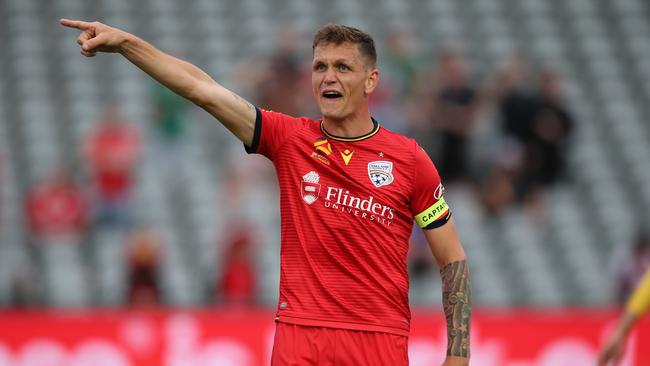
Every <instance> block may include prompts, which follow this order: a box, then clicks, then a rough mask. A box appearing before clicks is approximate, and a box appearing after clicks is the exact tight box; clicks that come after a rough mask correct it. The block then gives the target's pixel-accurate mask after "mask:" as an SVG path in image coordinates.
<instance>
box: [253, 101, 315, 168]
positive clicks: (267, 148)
mask: <svg viewBox="0 0 650 366" xmlns="http://www.w3.org/2000/svg"><path fill="white" fill-rule="evenodd" d="M256 111H257V112H256V116H255V130H254V133H253V141H252V143H251V146H247V145H244V148H245V149H246V152H247V153H249V154H261V155H264V156H266V157H267V158H269V159H271V160H273V158H274V156H275V153H276V151H278V149H279V147H280V146H282V144H283V143H284V142H285V141H286V140H287V138H288V137H289V136H291V135H292V134H293V133H294V132H295V131H297V130H298V129H300V128H301V127H302V126H303V124H302V123H301V120H300V119H299V118H294V117H291V116H288V115H286V114H282V113H278V112H271V111H267V110H264V109H261V108H257V109H256Z"/></svg>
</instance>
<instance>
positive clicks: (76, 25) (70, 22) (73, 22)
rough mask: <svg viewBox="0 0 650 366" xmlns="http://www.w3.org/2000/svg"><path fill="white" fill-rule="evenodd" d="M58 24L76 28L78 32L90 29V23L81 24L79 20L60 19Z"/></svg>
mask: <svg viewBox="0 0 650 366" xmlns="http://www.w3.org/2000/svg"><path fill="white" fill-rule="evenodd" d="M59 23H61V25H63V26H66V27H70V28H77V29H80V30H85V29H88V28H90V27H91V25H90V23H88V22H83V21H81V20H70V19H60V20H59Z"/></svg>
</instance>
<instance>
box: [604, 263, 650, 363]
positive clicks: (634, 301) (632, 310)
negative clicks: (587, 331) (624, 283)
mask: <svg viewBox="0 0 650 366" xmlns="http://www.w3.org/2000/svg"><path fill="white" fill-rule="evenodd" d="M648 310H650V270H649V271H647V272H646V274H645V276H644V277H643V279H642V280H641V282H640V283H639V284H638V285H637V287H636V289H635V290H634V292H633V293H632V295H631V296H630V299H629V300H628V302H627V304H626V305H625V313H624V314H623V316H622V317H621V319H620V320H619V322H618V325H617V327H616V330H615V331H614V334H613V335H612V336H611V337H610V339H609V340H608V341H607V343H606V344H605V346H604V347H603V350H602V351H601V352H600V355H599V356H598V365H599V366H606V365H608V364H609V362H613V363H614V364H618V361H619V360H620V359H621V357H623V353H624V351H625V341H626V339H627V336H628V334H629V333H630V329H631V328H632V326H633V325H634V323H635V322H636V320H637V319H638V318H639V317H641V316H642V315H643V314H645V313H647V312H648Z"/></svg>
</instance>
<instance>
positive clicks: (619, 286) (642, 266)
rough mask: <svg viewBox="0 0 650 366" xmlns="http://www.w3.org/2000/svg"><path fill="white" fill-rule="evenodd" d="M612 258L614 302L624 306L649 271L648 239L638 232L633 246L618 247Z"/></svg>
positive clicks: (646, 235)
mask: <svg viewBox="0 0 650 366" xmlns="http://www.w3.org/2000/svg"><path fill="white" fill-rule="evenodd" d="M618 249H619V250H618V251H615V252H614V255H613V257H612V267H613V268H612V269H613V272H614V285H615V295H616V302H617V303H618V304H619V305H623V304H625V302H626V301H627V299H628V297H629V296H630V294H631V293H632V290H634V288H635V287H636V285H637V284H638V283H639V281H640V280H641V278H642V277H643V275H644V274H645V272H646V271H647V270H649V269H650V237H648V234H647V233H645V232H639V233H638V234H637V237H636V239H635V242H634V245H633V246H632V247H631V248H630V247H628V246H620V247H619V248H618Z"/></svg>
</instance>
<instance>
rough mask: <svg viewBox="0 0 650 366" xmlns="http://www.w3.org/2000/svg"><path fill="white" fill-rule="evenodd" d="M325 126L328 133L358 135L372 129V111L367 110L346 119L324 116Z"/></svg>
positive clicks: (343, 135)
mask: <svg viewBox="0 0 650 366" xmlns="http://www.w3.org/2000/svg"><path fill="white" fill-rule="evenodd" d="M323 128H324V129H325V131H327V133H329V134H330V135H334V136H339V137H357V136H362V135H365V134H367V133H369V132H371V131H372V129H373V128H374V124H373V122H372V118H370V113H369V112H368V111H366V112H365V113H361V114H359V115H354V116H350V117H348V118H344V119H333V118H327V117H323Z"/></svg>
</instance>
